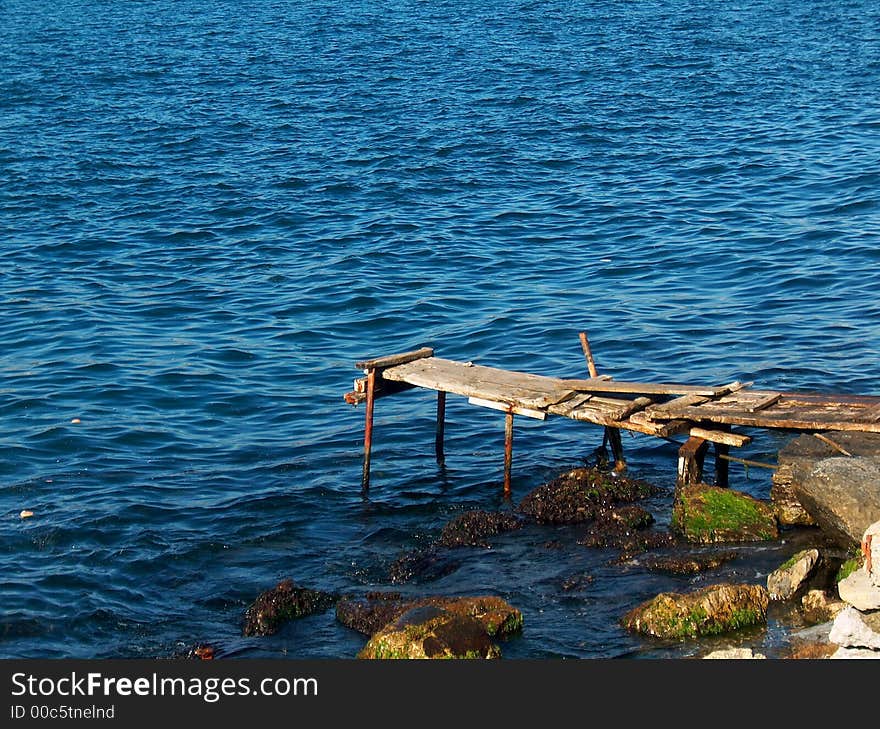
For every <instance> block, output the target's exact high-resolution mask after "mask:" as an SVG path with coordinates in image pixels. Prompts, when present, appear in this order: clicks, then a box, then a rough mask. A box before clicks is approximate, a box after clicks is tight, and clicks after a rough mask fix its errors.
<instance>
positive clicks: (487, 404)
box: [468, 397, 547, 420]
mask: <svg viewBox="0 0 880 729" xmlns="http://www.w3.org/2000/svg"><path fill="white" fill-rule="evenodd" d="M468 402H469V403H470V404H471V405H480V406H481V407H484V408H492V409H493V410H501V411H502V412H505V413H507V412H510V413H513V414H514V415H525V416H526V417H527V418H534V419H535V420H545V419H546V418H547V413H545V412H544V411H543V410H532V409H531V408H524V407H520V406H519V405H511V404H510V403H506V402H498V401H497V400H484V399H483V398H480V397H469V398H468Z"/></svg>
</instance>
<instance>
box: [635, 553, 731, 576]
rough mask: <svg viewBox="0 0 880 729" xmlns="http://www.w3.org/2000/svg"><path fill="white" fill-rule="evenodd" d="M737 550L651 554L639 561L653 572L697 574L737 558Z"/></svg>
mask: <svg viewBox="0 0 880 729" xmlns="http://www.w3.org/2000/svg"><path fill="white" fill-rule="evenodd" d="M737 556H739V555H738V553H737V552H733V551H726V552H716V553H712V554H694V553H684V552H682V553H679V554H663V555H650V556H646V557H644V558H642V559H640V560H639V563H640V564H641V565H642V566H643V567H644V568H645V569H647V570H649V571H651V572H663V573H665V574H670V575H695V574H699V573H700V572H706V571H708V570H714V569H718V568H719V567H721V565H723V564H724V563H725V562H729V561H730V560H732V559H736V557H737Z"/></svg>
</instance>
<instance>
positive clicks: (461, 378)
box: [345, 332, 880, 495]
mask: <svg viewBox="0 0 880 729" xmlns="http://www.w3.org/2000/svg"><path fill="white" fill-rule="evenodd" d="M580 338H581V345H582V348H583V350H584V355H585V356H586V359H587V366H588V370H589V373H590V376H589V377H588V378H584V379H566V378H558V377H547V376H544V375H535V374H529V373H525V372H515V371H511V370H504V369H497V368H495V367H487V366H484V365H475V364H473V363H471V362H458V361H454V360H449V359H442V358H440V357H435V356H434V350H433V349H430V348H427V347H425V348H422V349H418V350H414V351H411V352H404V353H402V354H392V355H388V356H385V357H378V358H374V359H369V360H364V361H361V362H357V363H356V367H357V368H358V369H360V370H362V371H363V372H364V375H365V376H364V377H363V378H359V379H357V380H355V382H354V390H352V391H351V392H348V393H346V394H345V400H346V402H348V403H349V404H351V405H358V404H360V403H364V404H365V406H366V420H365V428H364V467H363V481H362V486H363V488H364V490H366V489H368V488H369V483H370V459H371V450H372V430H373V412H374V403H375V400H376V399H378V398H381V397H386V396H389V395H393V394H396V393H399V392H402V391H405V390H409V389H413V388H424V389H429V390H435V391H436V392H437V429H436V437H435V451H436V456H437V460H438V462H441V463H442V462H443V459H444V454H443V432H444V421H445V408H446V394H447V393H452V394H455V395H461V396H464V397H467V398H468V401H469V402H470V403H471V404H474V405H480V406H483V407H488V408H493V409H496V410H500V411H502V412H503V413H505V449H504V450H505V457H504V493H505V495H509V494H510V480H511V478H510V477H511V465H512V447H513V418H514V416H515V415H520V416H524V417H529V418H536V419H538V420H545V419H546V418H547V417H548V416H549V415H556V416H562V417H566V418H571V419H573V420H577V421H581V422H586V423H593V424H595V425H601V426H603V427H604V428H605V433H606V437H607V439H608V442H609V444H610V446H611V451H612V455H613V458H614V461H615V468H616V469H617V470H622V469H624V468H625V466H626V463H625V459H624V454H623V448H622V444H621V439H620V431H621V430H630V431H636V432H639V433H644V434H647V435H652V436H658V437H661V438H670V437H671V436H675V435H682V434H684V435H687V436H688V439H687V441H686V442H685V443H684V444H683V445H682V446H681V448H680V449H679V463H678V472H679V480H680V481H684V482H692V481H696V480H700V479H701V477H702V469H703V461H704V457H705V455H706V452H707V450H708V447H709V445H710V444H713V445H714V448H715V482H716V484H719V485H722V484H723V485H726V483H727V462H728V460H736V459H732V458H730V457H729V455H728V451H729V448H730V447H731V446H732V447H740V446H743V445H746V444H747V443H749V442H750V441H751V438H750V437H749V436H748V435H745V434H743V433H740V432H736V431H735V430H734V428H735V427H746V428H766V429H778V430H788V431H798V432H814V433H818V434H821V433H823V432H825V431H839V430H854V431H862V432H873V433H878V432H880V396H873V395H827V394H818V393H806V392H781V391H777V390H756V389H753V388H752V383H743V382H739V381H736V382H730V383H727V384H722V385H717V386H706V385H688V384H677V383H664V382H660V383H656V382H655V383H652V382H623V381H617V380H614V379H613V378H611V377H608V376H605V375H599V374H598V373H597V372H596V368H595V364H594V362H593V358H592V353H591V351H590V347H589V342H588V341H587V338H586V334H585V333H583V332H582V333H581V334H580ZM820 437H823V438H825V437H824V436H821V435H820ZM825 439H826V440H827V438H825ZM831 444H832V445H834V443H833V441H832V442H831Z"/></svg>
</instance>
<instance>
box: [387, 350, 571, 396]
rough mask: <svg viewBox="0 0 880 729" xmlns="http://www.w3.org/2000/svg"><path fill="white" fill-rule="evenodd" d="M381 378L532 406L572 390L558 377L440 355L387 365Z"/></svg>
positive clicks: (564, 394)
mask: <svg viewBox="0 0 880 729" xmlns="http://www.w3.org/2000/svg"><path fill="white" fill-rule="evenodd" d="M382 377H383V378H384V379H386V380H395V381H401V382H408V383H410V384H412V385H416V386H418V387H426V388H429V389H434V390H445V391H446V392H453V393H455V394H457V395H464V396H465V397H478V398H482V399H484V400H499V401H508V402H514V403H516V404H517V405H521V406H522V407H531V408H544V407H547V406H549V405H551V404H553V403H556V402H559V401H560V400H562V399H563V398H564V397H565V396H566V395H567V394H569V393H570V392H571V389H570V388H567V387H565V386H563V385H562V384H561V383H562V380H560V379H559V378H558V377H546V376H544V375H533V374H528V373H525V372H516V371H513V370H502V369H498V368H495V367H486V366H484V365H475V364H470V363H463V362H455V361H452V360H445V359H441V358H440V357H430V358H427V359H420V360H416V361H413V362H408V363H405V364H402V365H399V366H395V367H390V368H388V369H386V370H383V372H382Z"/></svg>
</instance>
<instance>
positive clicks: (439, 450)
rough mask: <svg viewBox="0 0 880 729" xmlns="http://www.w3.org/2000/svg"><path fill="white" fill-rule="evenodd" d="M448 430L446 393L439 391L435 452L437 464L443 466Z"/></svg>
mask: <svg viewBox="0 0 880 729" xmlns="http://www.w3.org/2000/svg"><path fill="white" fill-rule="evenodd" d="M445 428H446V392H445V391H443V390H437V434H436V436H435V437H434V452H435V453H436V454H437V463H438V464H439V465H440V466H443V465H444V464H445V462H446V457H445V456H444V455H443V433H444V430H445Z"/></svg>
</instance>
